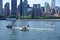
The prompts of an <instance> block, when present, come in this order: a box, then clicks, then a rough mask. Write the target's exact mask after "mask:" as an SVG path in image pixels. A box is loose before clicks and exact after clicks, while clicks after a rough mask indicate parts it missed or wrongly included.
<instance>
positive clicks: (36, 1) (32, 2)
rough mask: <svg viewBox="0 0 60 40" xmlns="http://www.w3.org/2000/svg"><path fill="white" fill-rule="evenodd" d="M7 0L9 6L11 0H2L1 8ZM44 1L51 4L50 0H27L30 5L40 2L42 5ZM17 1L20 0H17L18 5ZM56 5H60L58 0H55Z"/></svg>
mask: <svg viewBox="0 0 60 40" xmlns="http://www.w3.org/2000/svg"><path fill="white" fill-rule="evenodd" d="M7 2H9V3H10V8H11V0H3V8H4V5H5V4H6V3H7ZM45 2H48V3H49V5H50V6H51V0H28V4H30V6H33V4H40V5H41V6H44V4H45ZM19 3H20V0H17V5H19ZM56 6H59V7H60V0H56Z"/></svg>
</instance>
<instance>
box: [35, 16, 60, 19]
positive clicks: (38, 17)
mask: <svg viewBox="0 0 60 40" xmlns="http://www.w3.org/2000/svg"><path fill="white" fill-rule="evenodd" d="M35 19H60V17H55V16H37V17H35Z"/></svg>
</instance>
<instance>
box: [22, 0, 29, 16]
mask: <svg viewBox="0 0 60 40" xmlns="http://www.w3.org/2000/svg"><path fill="white" fill-rule="evenodd" d="M22 15H23V16H28V4H27V0H24V1H23V14H22Z"/></svg>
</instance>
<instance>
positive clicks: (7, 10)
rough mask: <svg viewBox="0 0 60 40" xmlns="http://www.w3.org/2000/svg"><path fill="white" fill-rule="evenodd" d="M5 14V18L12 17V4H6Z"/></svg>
mask: <svg viewBox="0 0 60 40" xmlns="http://www.w3.org/2000/svg"><path fill="white" fill-rule="evenodd" d="M4 13H5V16H10V4H9V3H6V4H5V6H4Z"/></svg>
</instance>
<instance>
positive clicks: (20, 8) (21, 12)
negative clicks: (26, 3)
mask: <svg viewBox="0 0 60 40" xmlns="http://www.w3.org/2000/svg"><path fill="white" fill-rule="evenodd" d="M22 5H23V4H22V0H20V4H19V11H20V16H22V14H23V9H22Z"/></svg>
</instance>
